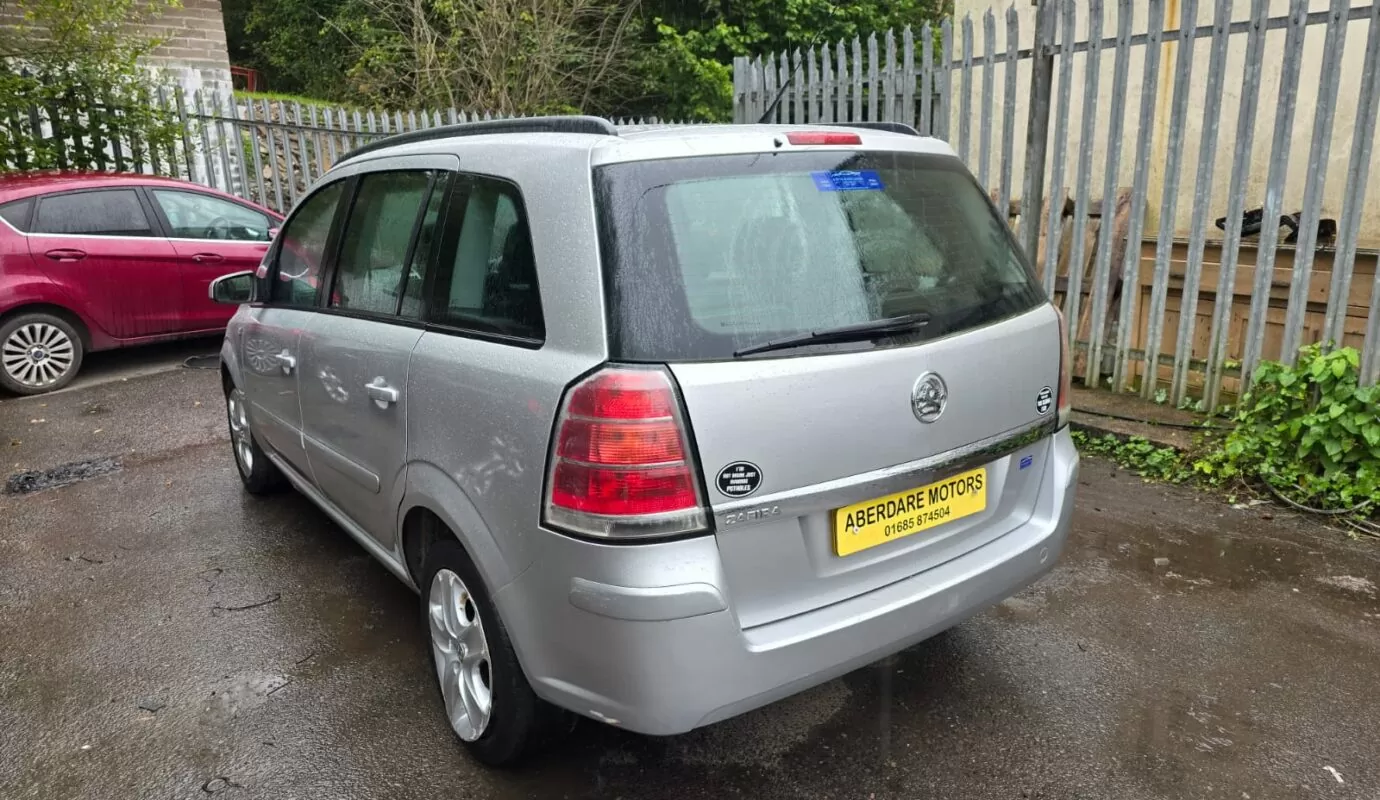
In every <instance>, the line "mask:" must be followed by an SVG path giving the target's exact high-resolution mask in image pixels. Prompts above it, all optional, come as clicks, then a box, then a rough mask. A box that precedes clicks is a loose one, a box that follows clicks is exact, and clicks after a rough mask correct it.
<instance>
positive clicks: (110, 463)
mask: <svg viewBox="0 0 1380 800" xmlns="http://www.w3.org/2000/svg"><path fill="white" fill-rule="evenodd" d="M118 469H120V462H119V461H117V460H115V459H113V458H94V459H90V460H87V461H73V462H71V463H70V464H61V465H59V466H56V467H52V468H51V469H44V470H26V471H24V472H16V473H14V474H13V475H11V476H10V477H9V478H8V479H6V481H5V494H31V493H33V492H39V491H42V490H44V489H55V488H57V487H59V486H68V485H70V484H73V483H80V482H81V481H85V480H90V479H91V478H97V477H100V476H101V475H108V474H110V473H112V472H115V471H116V470H118Z"/></svg>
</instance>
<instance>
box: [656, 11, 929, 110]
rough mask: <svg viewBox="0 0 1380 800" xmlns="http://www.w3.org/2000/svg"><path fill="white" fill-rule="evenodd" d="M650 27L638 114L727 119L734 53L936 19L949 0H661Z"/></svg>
mask: <svg viewBox="0 0 1380 800" xmlns="http://www.w3.org/2000/svg"><path fill="white" fill-rule="evenodd" d="M644 7H647V8H651V9H657V8H659V9H660V12H661V13H658V14H653V15H652V17H651V23H650V25H649V26H648V36H647V42H648V49H649V53H648V57H647V59H645V60H644V61H643V62H642V63H641V67H640V69H639V72H640V73H641V75H642V85H643V87H644V91H645V92H646V96H645V97H644V98H643V99H642V100H640V101H639V103H638V107H637V108H634V109H631V110H632V111H633V112H635V113H639V114H656V115H659V116H662V117H669V118H675V119H682V118H683V119H702V120H711V121H719V120H727V119H729V118H731V116H732V112H733V107H732V100H733V97H732V84H733V69H732V63H733V58H734V57H735V56H755V55H765V54H767V53H781V52H783V51H785V52H794V51H795V50H796V49H799V50H801V51H802V52H805V51H807V50H808V49H809V48H810V47H811V46H815V47H819V46H821V45H823V44H825V43H828V44H830V45H833V44H837V43H839V42H851V40H852V39H853V37H855V36H858V37H866V36H867V35H868V34H871V33H873V32H877V33H879V34H880V33H882V32H884V31H885V30H886V29H888V28H894V29H896V31H897V33H898V34H899V33H900V31H901V29H902V28H904V27H905V26H906V25H912V26H919V25H920V24H922V23H924V22H925V21H933V22H937V21H938V20H939V19H940V18H941V17H942V16H943V15H944V14H946V13H949V12H951V11H952V9H953V5H952V3H951V2H949V0H895V1H894V2H882V0H863V2H856V3H837V4H836V3H834V2H831V1H830V0H746V2H732V3H730V2H727V0H706V1H705V2H704V3H703V5H699V4H690V5H689V6H687V5H685V4H679V3H674V2H669V1H668V0H662V2H659V3H655V2H654V3H647V4H646V5H645V6H644Z"/></svg>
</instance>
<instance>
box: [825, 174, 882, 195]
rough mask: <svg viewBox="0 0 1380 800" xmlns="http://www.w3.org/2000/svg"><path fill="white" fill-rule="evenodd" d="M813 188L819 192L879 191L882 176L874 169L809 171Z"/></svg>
mask: <svg viewBox="0 0 1380 800" xmlns="http://www.w3.org/2000/svg"><path fill="white" fill-rule="evenodd" d="M810 177H811V178H813V179H814V181H815V188H816V189H818V190H820V191H821V192H857V191H870V192H880V191H881V190H882V189H883V188H885V187H883V186H882V176H881V175H878V174H877V170H875V169H864V170H835V171H833V172H811V173H810Z"/></svg>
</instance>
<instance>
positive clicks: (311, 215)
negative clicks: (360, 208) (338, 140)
mask: <svg viewBox="0 0 1380 800" xmlns="http://www.w3.org/2000/svg"><path fill="white" fill-rule="evenodd" d="M344 188H345V181H343V180H341V181H336V182H335V183H332V184H329V185H327V186H325V187H323V188H322V189H320V190H318V191H317V192H316V194H313V195H312V196H311V197H308V198H307V200H306V202H304V203H302V205H300V206H298V207H297V211H296V212H295V213H294V214H293V215H292V217H290V218H289V219H288V221H287V222H286V223H284V225H283V232H282V234H280V235H279V237H278V238H279V239H280V240H281V242H280V243H279V245H278V264H277V267H278V268H277V273H276V277H275V278H274V280H273V285H272V287H271V288H270V290H269V302H272V303H284V304H287V305H298V306H309V305H313V304H315V302H316V287H317V286H319V285H320V283H321V265H322V262H323V261H324V260H325V257H326V240H327V239H328V238H329V237H330V234H331V220H332V219H333V218H334V216H335V207H336V205H337V204H339V202H340V195H341V193H342V192H343V190H344Z"/></svg>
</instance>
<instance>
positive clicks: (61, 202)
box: [0, 172, 282, 394]
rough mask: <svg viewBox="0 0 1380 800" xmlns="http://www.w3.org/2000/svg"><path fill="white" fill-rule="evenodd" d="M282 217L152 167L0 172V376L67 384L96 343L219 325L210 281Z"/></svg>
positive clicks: (258, 254) (264, 240) (242, 266)
mask: <svg viewBox="0 0 1380 800" xmlns="http://www.w3.org/2000/svg"><path fill="white" fill-rule="evenodd" d="M281 224H282V217H281V216H279V215H278V214H275V213H274V212H272V211H269V210H268V209H266V208H263V207H261V206H257V205H254V204H253V203H250V202H247V201H245V200H241V199H240V198H238V197H233V196H231V195H228V194H225V193H224V192H218V191H216V190H214V189H208V188H206V187H205V186H198V185H197V184H193V183H187V182H185V181H179V180H173V179H171V178H157V177H153V176H149V175H118V174H109V173H72V172H65V173H63V172H36V173H23V174H11V175H3V176H0V387H3V388H4V389H8V390H9V391H11V392H15V393H18V394H39V393H42V392H51V391H53V390H54V389H60V388H62V387H63V386H65V385H66V384H67V383H68V382H69V381H71V380H72V378H73V377H75V376H76V374H77V370H78V369H80V368H81V361H82V356H83V355H84V354H85V353H88V352H91V351H94V350H107V349H110V348H115V347H127V346H130V345H138V344H147V343H150V342H160V341H166V340H168V339H178V338H184V337H192V336H201V335H207V334H214V333H216V332H217V331H221V330H224V328H225V324H226V322H228V321H229V319H230V317H231V315H233V314H234V312H235V309H234V308H233V307H232V306H226V305H220V304H217V303H213V302H211V299H210V298H209V297H208V296H207V287H208V286H209V285H210V283H211V281H212V280H214V279H215V278H217V277H219V276H221V275H225V274H227V273H230V272H239V271H241V270H247V269H248V270H252V269H254V268H255V267H257V266H258V264H259V260H260V259H261V258H262V257H263V254H264V252H265V251H267V250H268V243H269V241H270V240H271V239H272V238H273V234H274V233H276V231H277V228H278V226H279V225H281Z"/></svg>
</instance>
